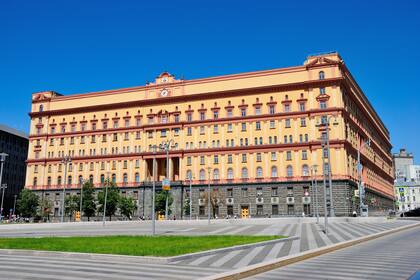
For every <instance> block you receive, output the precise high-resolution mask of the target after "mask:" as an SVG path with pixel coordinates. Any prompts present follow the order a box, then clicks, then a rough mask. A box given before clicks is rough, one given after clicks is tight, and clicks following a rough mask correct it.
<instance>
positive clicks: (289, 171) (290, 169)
mask: <svg viewBox="0 0 420 280" xmlns="http://www.w3.org/2000/svg"><path fill="white" fill-rule="evenodd" d="M286 176H287V177H293V167H292V166H291V165H288V166H287V167H286Z"/></svg>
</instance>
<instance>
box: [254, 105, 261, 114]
mask: <svg viewBox="0 0 420 280" xmlns="http://www.w3.org/2000/svg"><path fill="white" fill-rule="evenodd" d="M255 115H261V107H260V106H257V107H255Z"/></svg>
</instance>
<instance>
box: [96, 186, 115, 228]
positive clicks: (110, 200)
mask: <svg viewBox="0 0 420 280" xmlns="http://www.w3.org/2000/svg"><path fill="white" fill-rule="evenodd" d="M105 183H106V184H109V185H110V186H108V194H107V198H106V210H105V216H109V220H110V221H111V218H112V216H114V215H115V212H116V211H117V207H118V201H119V198H120V190H119V189H118V188H117V186H116V185H115V183H114V182H109V180H108V181H107V182H105ZM104 191H105V190H104ZM104 191H101V192H100V193H98V202H99V205H100V206H99V209H98V211H99V213H103V211H104V202H105V192H104Z"/></svg>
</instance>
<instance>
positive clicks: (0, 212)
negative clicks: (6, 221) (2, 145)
mask: <svg viewBox="0 0 420 280" xmlns="http://www.w3.org/2000/svg"><path fill="white" fill-rule="evenodd" d="M7 156H9V155H8V154H6V153H0V186H2V184H1V183H2V179H3V165H4V162H5V161H6V157H7ZM3 191H4V189H3ZM2 215H3V197H2V199H1V209H0V220H1V219H2V218H1V217H2Z"/></svg>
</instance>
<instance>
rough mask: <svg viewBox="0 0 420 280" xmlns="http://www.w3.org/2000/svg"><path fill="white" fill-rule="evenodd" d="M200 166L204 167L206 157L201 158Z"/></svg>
mask: <svg viewBox="0 0 420 280" xmlns="http://www.w3.org/2000/svg"><path fill="white" fill-rule="evenodd" d="M200 164H201V165H204V164H205V158H204V156H200Z"/></svg>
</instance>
